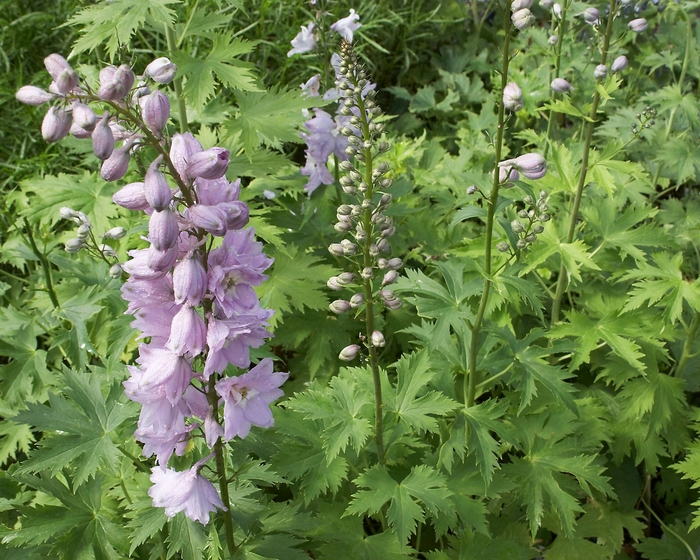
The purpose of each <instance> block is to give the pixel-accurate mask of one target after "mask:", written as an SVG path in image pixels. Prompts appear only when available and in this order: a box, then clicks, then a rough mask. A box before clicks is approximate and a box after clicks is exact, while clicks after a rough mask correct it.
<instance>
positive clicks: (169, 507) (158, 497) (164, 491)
mask: <svg viewBox="0 0 700 560" xmlns="http://www.w3.org/2000/svg"><path fill="white" fill-rule="evenodd" d="M207 459H209V458H208V457H207ZM203 462H204V461H200V462H198V463H196V464H195V465H194V466H193V467H192V468H191V469H188V470H186V471H182V472H178V471H175V470H173V469H163V468H161V467H153V469H152V470H151V472H152V473H153V474H151V482H153V486H151V488H150V489H149V490H148V495H149V496H150V497H151V498H153V505H154V507H162V508H165V515H167V516H168V517H173V516H174V515H176V514H177V513H179V512H181V511H184V512H185V515H186V516H187V517H189V518H190V519H193V520H195V521H199V522H200V523H201V524H203V525H206V524H207V523H209V514H210V513H211V512H213V511H216V508H221V509H224V510H225V509H226V508H225V507H224V504H223V502H222V501H221V498H219V494H218V493H217V491H216V488H215V487H214V485H213V484H212V483H211V482H209V481H208V480H207V479H206V478H204V477H203V476H201V475H199V474H198V473H197V471H198V470H199V468H200V467H201V464H202V463H203Z"/></svg>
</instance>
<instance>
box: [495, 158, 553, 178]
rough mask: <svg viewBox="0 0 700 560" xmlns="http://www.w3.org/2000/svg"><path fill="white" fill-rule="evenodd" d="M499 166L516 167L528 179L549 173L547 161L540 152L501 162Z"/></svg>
mask: <svg viewBox="0 0 700 560" xmlns="http://www.w3.org/2000/svg"><path fill="white" fill-rule="evenodd" d="M498 165H499V167H515V168H516V169H517V170H518V171H520V173H522V174H523V175H524V176H525V177H527V178H528V179H541V178H542V177H544V176H545V174H546V173H547V162H546V161H545V159H544V158H543V157H542V156H541V155H540V154H535V153H531V154H525V155H522V156H519V157H517V158H515V159H507V160H505V161H502V162H500V163H499V164H498Z"/></svg>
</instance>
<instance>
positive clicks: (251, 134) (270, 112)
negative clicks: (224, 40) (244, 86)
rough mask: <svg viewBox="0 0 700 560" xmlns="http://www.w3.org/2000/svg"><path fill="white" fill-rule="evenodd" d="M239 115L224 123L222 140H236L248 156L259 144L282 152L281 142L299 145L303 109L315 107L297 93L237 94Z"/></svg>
mask: <svg viewBox="0 0 700 560" xmlns="http://www.w3.org/2000/svg"><path fill="white" fill-rule="evenodd" d="M236 100H237V101H238V111H237V113H236V114H235V115H233V116H232V118H230V119H228V120H227V121H226V122H225V123H224V131H225V137H228V138H236V137H238V138H237V141H238V142H240V143H241V144H242V145H243V147H244V149H245V153H246V154H247V155H251V154H252V153H253V152H254V151H255V150H256V149H257V148H258V146H260V145H261V144H265V145H266V146H269V147H271V148H276V149H281V148H282V143H283V142H297V143H298V142H301V137H300V136H299V127H300V126H301V125H302V124H303V123H304V121H305V120H307V119H306V117H304V115H303V114H302V109H306V108H309V107H314V106H317V105H318V101H314V99H313V98H303V97H302V96H301V93H300V92H298V91H288V90H285V89H282V88H273V89H270V90H269V91H267V92H262V93H257V92H255V91H250V92H243V91H240V92H238V93H237V94H236Z"/></svg>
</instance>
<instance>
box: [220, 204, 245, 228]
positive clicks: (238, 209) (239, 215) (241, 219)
mask: <svg viewBox="0 0 700 560" xmlns="http://www.w3.org/2000/svg"><path fill="white" fill-rule="evenodd" d="M217 206H218V207H219V209H221V210H223V212H224V214H225V215H226V229H228V230H232V229H241V228H243V227H245V226H246V225H247V224H248V221H249V220H250V208H248V205H247V204H246V203H245V202H240V201H238V200H234V201H232V202H221V203H219V204H218V205H217Z"/></svg>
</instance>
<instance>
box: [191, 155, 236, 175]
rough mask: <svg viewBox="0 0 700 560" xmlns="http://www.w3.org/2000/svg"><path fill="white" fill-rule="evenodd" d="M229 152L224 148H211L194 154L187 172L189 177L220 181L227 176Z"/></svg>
mask: <svg viewBox="0 0 700 560" xmlns="http://www.w3.org/2000/svg"><path fill="white" fill-rule="evenodd" d="M228 162H229V151H228V150H225V149H224V148H209V149H208V150H204V151H203V152H199V153H197V154H193V155H192V156H191V157H190V160H189V163H188V164H187V168H186V170H185V174H186V175H187V177H201V178H202V179H218V178H220V177H223V176H224V175H225V174H226V170H227V169H228Z"/></svg>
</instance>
